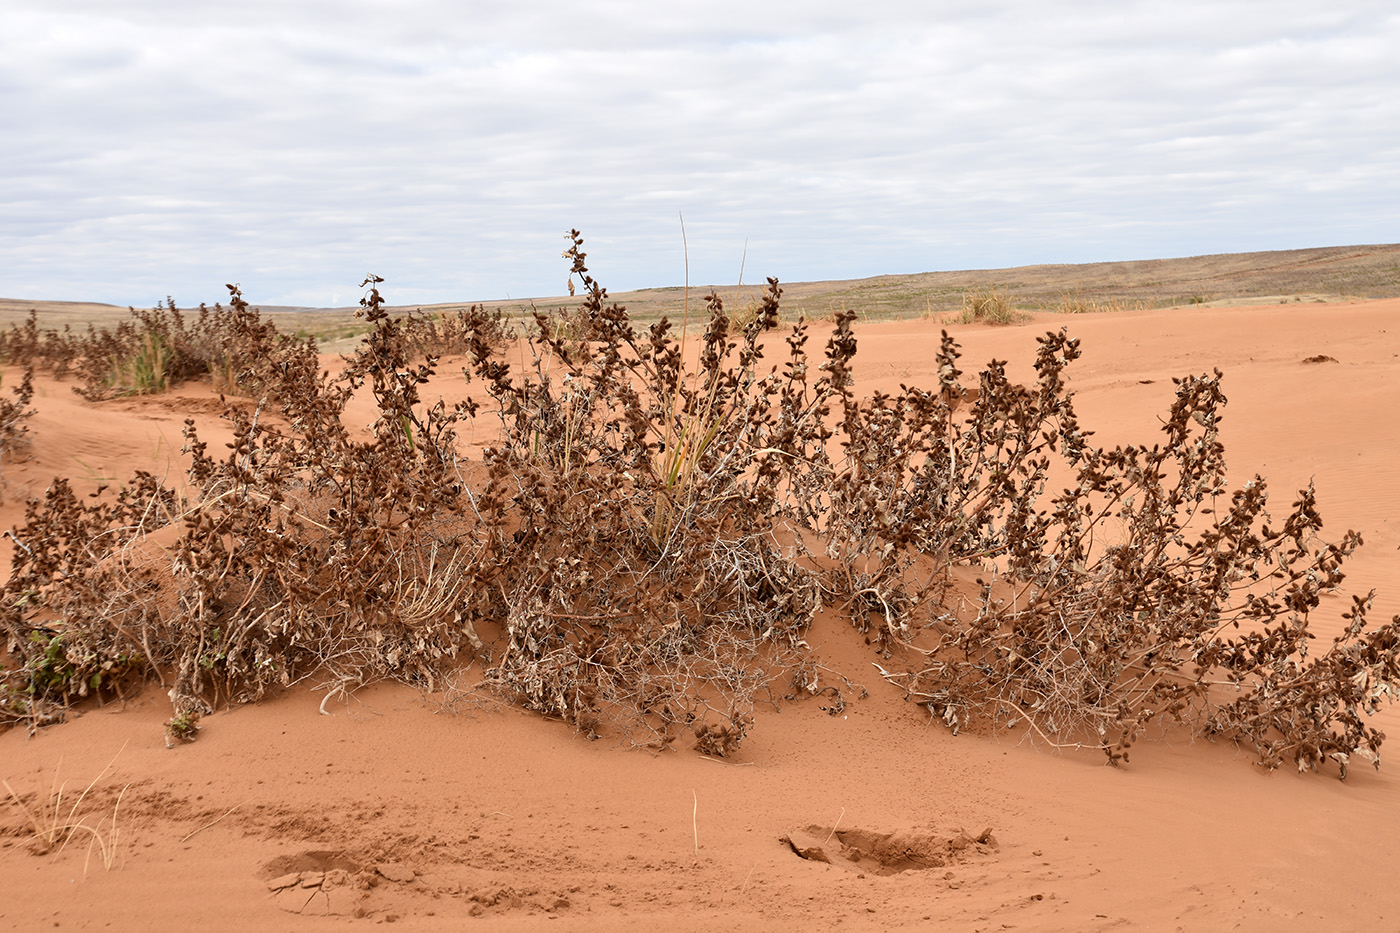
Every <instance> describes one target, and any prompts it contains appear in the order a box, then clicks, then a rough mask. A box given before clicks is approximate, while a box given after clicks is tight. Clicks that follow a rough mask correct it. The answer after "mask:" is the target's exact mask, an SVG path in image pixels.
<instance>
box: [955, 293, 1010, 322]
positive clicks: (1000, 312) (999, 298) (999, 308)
mask: <svg viewBox="0 0 1400 933" xmlns="http://www.w3.org/2000/svg"><path fill="white" fill-rule="evenodd" d="M1027 319H1028V316H1027V315H1026V314H1024V313H1023V312H1021V311H1017V310H1016V305H1015V304H1013V303H1012V298H1011V295H1010V293H1008V292H1001V291H997V289H996V288H995V286H993V287H989V288H979V289H974V290H973V291H970V292H968V293H967V294H966V295H964V296H963V309H962V313H961V314H959V315H958V316H957V317H955V318H954V319H953V323H954V324H994V325H1007V324H1020V323H1022V322H1023V321H1026V320H1027Z"/></svg>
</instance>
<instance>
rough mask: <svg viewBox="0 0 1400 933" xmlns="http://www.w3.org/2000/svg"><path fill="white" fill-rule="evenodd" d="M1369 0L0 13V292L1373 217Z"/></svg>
mask: <svg viewBox="0 0 1400 933" xmlns="http://www.w3.org/2000/svg"><path fill="white" fill-rule="evenodd" d="M1398 44H1400V19H1397V18H1396V17H1395V16H1393V15H1391V14H1390V13H1389V9H1388V6H1387V5H1385V4H1380V3H1343V4H1340V5H1333V6H1331V7H1328V8H1326V9H1320V8H1317V7H1316V5H1315V4H1306V3H1295V2H1268V3H1262V2H1261V3H1229V4H1220V3H1213V2H1183V3H1177V4H1172V5H1162V4H1148V3H1121V2H1113V3H1108V2H1100V0H1092V2H1075V3H1071V2H1059V3H1042V4H1034V5H1032V4H1017V3H1003V4H982V3H965V4H954V3H932V4H930V5H927V6H925V7H923V8H921V9H918V10H915V11H912V12H911V10H910V9H908V8H906V6H905V5H902V4H901V5H896V4H890V3H884V2H867V3H862V4H850V3H842V4H835V3H830V4H815V5H813V4H802V5H798V4H779V3H770V4H762V5H760V4H752V3H747V4H740V3H718V4H716V3H706V4H699V3H677V4H670V5H666V6H665V7H654V6H652V5H645V4H633V3H621V2H614V3H610V4H588V5H581V4H564V3H557V2H540V3H535V4H530V5H524V6H522V5H518V4H507V3H473V4H470V5H461V4H455V3H442V2H423V3H412V4H402V3H399V4H392V5H390V4H383V3H377V2H371V0H363V2H351V3H339V2H338V3H286V2H281V3H240V4H237V5H213V4H210V5H204V4H187V3H183V2H127V3H120V2H110V0H103V2H88V3H80V2H68V3H64V4H61V5H58V4H54V3H52V2H51V0H50V2H43V0H9V2H8V3H7V4H6V6H5V8H4V10H3V11H2V12H0V116H3V120H4V123H5V125H6V128H7V132H6V145H5V146H4V147H0V184H3V187H2V188H0V294H3V295H6V296H25V297H72V298H95V299H105V300H113V301H118V302H123V303H126V302H134V303H138V304H144V303H150V302H153V301H155V300H156V299H158V298H160V297H162V296H164V295H165V294H167V293H170V294H173V295H175V297H176V298H177V300H181V301H199V300H214V299H217V298H219V297H220V296H221V293H220V285H221V283H222V282H224V281H228V280H234V279H237V280H241V281H242V282H243V284H244V286H245V288H246V290H247V292H248V294H250V295H251V296H253V297H254V298H255V299H256V300H259V301H265V302H268V303H283V302H287V303H307V304H318V305H319V304H330V303H345V302H348V301H351V300H353V298H354V297H355V296H356V295H357V294H358V293H357V290H356V289H355V287H354V286H355V285H356V284H357V283H358V281H359V279H360V277H361V276H362V275H363V274H364V272H366V271H369V270H371V269H373V270H375V271H377V272H379V273H380V274H382V275H385V276H386V277H387V278H388V279H389V282H388V285H387V293H388V294H389V296H390V297H391V299H393V300H401V301H430V300H447V299H454V298H457V299H461V298H478V297H482V298H484V297H499V296H503V295H506V294H511V295H514V296H516V297H522V296H526V295H536V294H541V293H545V294H557V293H559V292H560V291H561V290H562V288H563V276H564V272H565V268H564V265H563V263H562V262H561V261H560V260H559V259H558V253H559V250H560V248H561V247H562V245H563V239H562V234H563V232H564V231H565V230H566V229H568V228H569V227H572V226H577V227H579V228H580V229H582V230H583V231H584V233H585V235H586V236H587V237H588V248H589V249H590V259H591V260H592V261H593V263H594V266H595V271H596V272H597V273H598V274H599V277H600V278H601V279H602V280H603V281H604V282H605V283H606V284H608V285H609V286H610V287H612V288H613V289H615V290H621V289H623V288H630V287H637V286H645V285H660V284H674V283H676V282H677V281H679V279H680V277H681V274H682V271H681V270H682V258H681V250H680V233H679V227H678V224H677V213H678V212H684V214H685V217H686V224H687V232H688V234H689V242H690V254H691V256H690V258H691V273H692V279H693V280H695V281H697V282H727V281H732V280H733V278H734V277H735V276H736V275H737V272H738V266H739V263H740V261H741V257H742V255H743V250H744V242H745V240H747V242H748V259H747V270H748V271H747V273H746V275H747V277H748V278H750V279H754V278H757V277H760V276H762V275H767V274H776V275H778V276H780V277H782V278H784V279H787V280H798V279H812V278H832V277H850V276H858V275H872V274H879V273H885V272H899V271H919V270H923V269H933V268H957V267H967V266H980V267H987V266H998V265H1009V264H1015V263H1028V262H1042V261H1046V262H1051V261H1091V260H1100V259H1116V258H1149V257H1153V256H1160V255H1172V254H1180V253H1201V252H1213V251H1226V250H1248V249H1269V248H1283V247H1290V246H1305V245H1325V244H1332V243H1352V242H1378V241H1386V240H1393V239H1395V234H1394V228H1393V225H1392V224H1391V222H1390V220H1389V218H1390V217H1393V216H1396V215H1397V213H1400V210H1397V209H1400V182H1397V180H1396V178H1395V175H1394V172H1393V169H1392V166H1393V165H1395V164H1398V163H1400V104H1397V102H1396V97H1395V95H1394V93H1393V89H1394V88H1395V87H1397V86H1400V65H1397V64H1396V62H1395V58H1394V55H1393V53H1392V50H1393V49H1394V48H1396V47H1397V45H1398Z"/></svg>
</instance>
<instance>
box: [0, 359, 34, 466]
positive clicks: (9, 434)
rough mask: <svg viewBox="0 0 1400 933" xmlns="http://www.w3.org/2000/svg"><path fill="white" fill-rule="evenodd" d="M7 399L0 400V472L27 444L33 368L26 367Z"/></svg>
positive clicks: (31, 410)
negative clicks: (6, 462) (8, 460)
mask: <svg viewBox="0 0 1400 933" xmlns="http://www.w3.org/2000/svg"><path fill="white" fill-rule="evenodd" d="M10 396H11V397H9V398H0V470H3V468H4V465H5V461H6V460H7V459H9V458H10V457H11V456H13V455H14V454H15V453H16V452H18V451H21V450H23V449H24V448H25V446H26V445H27V444H28V443H29V425H28V424H26V422H27V421H28V420H29V417H30V416H31V415H33V414H34V410H33V409H32V408H30V407H29V403H30V402H31V401H33V399H34V367H33V365H32V364H31V365H28V366H26V367H25V369H24V375H23V376H21V377H20V382H19V385H17V386H15V387H14V388H13V389H11V390H10Z"/></svg>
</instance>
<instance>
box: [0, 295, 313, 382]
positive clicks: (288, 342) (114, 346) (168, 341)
mask: <svg viewBox="0 0 1400 933" xmlns="http://www.w3.org/2000/svg"><path fill="white" fill-rule="evenodd" d="M228 289H229V294H230V302H229V307H227V308H225V307H223V306H222V305H217V304H216V305H215V306H214V307H213V308H208V307H206V306H204V305H200V306H199V309H198V311H197V313H196V314H195V315H194V317H193V318H190V317H187V315H186V314H185V312H183V311H181V310H180V309H179V308H178V307H176V306H175V302H174V301H173V300H171V299H169V298H167V299H166V301H165V303H164V304H162V305H157V306H156V307H155V308H152V309H151V310H149V311H137V310H135V309H131V312H130V317H129V318H128V319H127V320H125V321H122V322H121V323H119V324H118V325H117V326H116V327H113V328H111V329H108V330H98V329H97V328H96V327H94V326H91V325H89V327H88V330H87V332H86V333H85V334H82V335H78V334H74V333H72V332H71V331H70V330H69V329H68V328H67V327H65V328H64V330H63V331H62V332H58V331H42V332H41V331H40V330H39V328H38V323H37V315H36V314H35V313H34V312H32V311H31V312H30V314H29V317H28V318H27V319H26V320H25V322H24V324H23V325H12V326H11V327H10V328H9V330H7V331H4V332H0V356H3V358H4V359H5V360H6V361H7V362H11V363H24V364H27V365H32V366H36V367H40V368H45V369H48V370H49V371H50V372H51V373H52V374H53V375H54V377H55V378H59V379H62V378H64V377H66V376H68V375H69V374H70V373H71V374H76V375H77V376H78V378H79V379H81V380H82V383H83V384H82V385H81V386H78V387H75V388H74V391H75V392H77V393H78V394H79V395H82V396H83V397H84V398H87V399H90V400H93V401H97V400H101V399H107V398H113V397H116V396H122V395H145V394H151V393H158V392H164V391H166V390H167V389H169V388H170V387H172V386H174V385H176V384H178V383H181V382H185V381H187V380H191V379H199V378H205V377H208V378H210V380H211V381H212V382H213V385H214V388H216V389H217V390H219V391H220V392H227V393H229V394H234V395H245V396H251V397H258V396H260V395H263V394H265V393H268V392H271V393H273V394H274V395H275V394H277V393H278V392H279V391H281V390H280V389H279V388H278V386H279V385H280V384H281V383H282V382H284V381H287V378H288V377H287V371H288V370H289V369H292V368H298V369H305V368H307V367H308V366H309V367H310V368H311V369H315V368H316V365H317V363H316V346H315V343H314V342H313V341H311V340H310V339H306V340H299V339H297V338H294V337H290V336H287V335H285V334H280V333H278V332H277V329H276V328H275V327H274V326H273V325H272V323H271V322H268V321H264V320H262V319H261V317H260V315H259V314H258V312H257V311H255V310H253V309H251V308H250V307H249V306H248V303H247V302H246V301H245V300H244V299H243V296H242V293H241V292H240V290H239V288H238V286H236V285H229V286H228ZM302 378H304V377H303V376H301V375H297V376H293V377H291V382H292V383H293V384H296V383H297V382H298V381H300V380H301V379H302Z"/></svg>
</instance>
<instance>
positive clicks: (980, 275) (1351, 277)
mask: <svg viewBox="0 0 1400 933" xmlns="http://www.w3.org/2000/svg"><path fill="white" fill-rule="evenodd" d="M764 271H765V273H768V274H771V272H772V271H780V270H764ZM603 284H604V285H605V286H606V284H607V283H606V282H605V283H603ZM762 287H763V282H762V280H760V281H759V282H757V283H754V284H744V285H742V286H736V285H720V286H710V285H692V286H691V288H690V308H691V311H692V313H699V312H700V308H701V302H702V299H703V297H704V296H705V295H706V294H708V293H709V292H710V290H711V289H712V288H713V289H714V290H715V291H717V292H718V293H719V295H720V297H721V298H723V299H724V300H725V303H726V305H730V306H733V305H734V304H735V303H736V302H737V303H738V304H740V305H742V304H744V303H746V302H749V301H754V300H757V298H758V297H759V295H760V294H761V292H762ZM782 287H783V308H784V311H785V312H786V313H790V314H793V315H795V314H797V313H799V312H800V313H803V314H806V315H807V316H808V317H818V316H821V315H825V314H828V313H830V312H831V311H837V310H844V309H851V310H854V311H856V312H858V313H859V314H860V315H861V316H863V317H867V318H892V317H909V316H917V315H920V314H936V313H942V312H947V311H954V310H957V309H960V308H961V307H962V303H963V298H964V296H965V295H966V294H967V293H969V292H972V291H977V290H984V289H988V288H995V289H996V290H998V291H999V292H1005V293H1007V294H1008V295H1009V296H1010V298H1011V299H1012V301H1013V302H1014V303H1015V304H1016V305H1017V306H1018V307H1020V308H1024V309H1028V310H1046V311H1055V310H1112V309H1114V308H1136V307H1155V308H1164V307H1175V306H1185V305H1202V304H1213V305H1221V304H1238V303H1242V302H1243V303H1257V302H1261V301H1293V300H1304V301H1337V300H1342V299H1348V298H1393V297H1400V244H1382V245H1373V246H1328V247H1320V248H1316V249H1293V250H1276V251H1272V252H1258V253H1221V254H1218V255H1211V256H1191V257H1186V258H1181V259H1147V260H1134V261H1129V262H1095V263H1082V264H1076V265H1036V266H1017V267H1014V268H1010V269H972V270H963V271H957V272H921V273H913V274H906V275H881V276H875V277H873V278H867V279H851V280H846V281H824V282H791V283H789V282H784V283H783V286H782ZM389 297H390V298H392V297H393V296H392V293H391V294H390V295H389ZM611 297H612V298H613V300H615V301H617V302H619V303H621V304H623V305H626V306H627V308H628V310H629V311H631V312H632V314H633V316H635V317H640V318H650V317H659V316H661V315H663V314H666V315H670V316H672V317H676V316H678V315H679V314H681V313H683V312H684V309H685V301H686V296H685V289H684V288H683V287H681V286H679V285H677V286H671V287H668V288H649V289H641V290H638V291H632V292H618V293H615V294H613V295H611ZM579 300H580V299H578V298H568V297H562V296H561V297H554V298H536V299H533V300H532V301H520V300H514V301H506V300H494V301H492V300H487V301H481V302H479V303H481V304H485V305H487V306H490V307H502V308H505V309H506V310H508V311H511V312H516V313H527V312H528V311H529V310H530V308H532V307H538V308H540V309H549V308H557V307H564V306H570V305H576V304H578V302H579ZM470 304H472V302H471V301H461V302H449V303H445V304H436V305H412V306H405V307H422V308H424V309H425V310H452V309H456V308H464V307H467V306H469V305H470ZM31 308H32V309H34V310H35V311H36V312H37V313H38V315H39V323H40V326H41V327H44V328H61V327H63V326H64V325H65V324H67V325H69V326H71V327H73V328H75V329H79V328H86V327H87V325H88V324H89V323H92V324H96V325H97V326H99V327H101V326H105V325H106V324H108V323H110V322H112V321H114V320H119V319H120V318H121V317H123V316H125V314H126V309H125V308H119V307H116V306H114V305H107V304H99V303H95V302H78V301H30V300H16V299H8V298H0V326H4V325H8V324H11V323H15V322H18V321H22V320H23V319H24V317H25V316H26V315H27V314H28V313H29V311H30V309H31ZM260 310H262V311H263V312H264V313H265V314H266V315H267V316H268V317H270V318H272V319H273V320H274V321H275V322H276V323H277V325H278V326H279V327H281V328H284V329H288V330H291V331H296V330H304V331H307V332H309V333H314V334H317V335H324V336H326V337H330V338H332V339H334V338H337V337H344V336H348V334H349V332H350V331H351V330H354V325H355V317H354V312H355V309H354V308H314V309H301V308H287V307H273V306H267V307H262V308H260Z"/></svg>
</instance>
